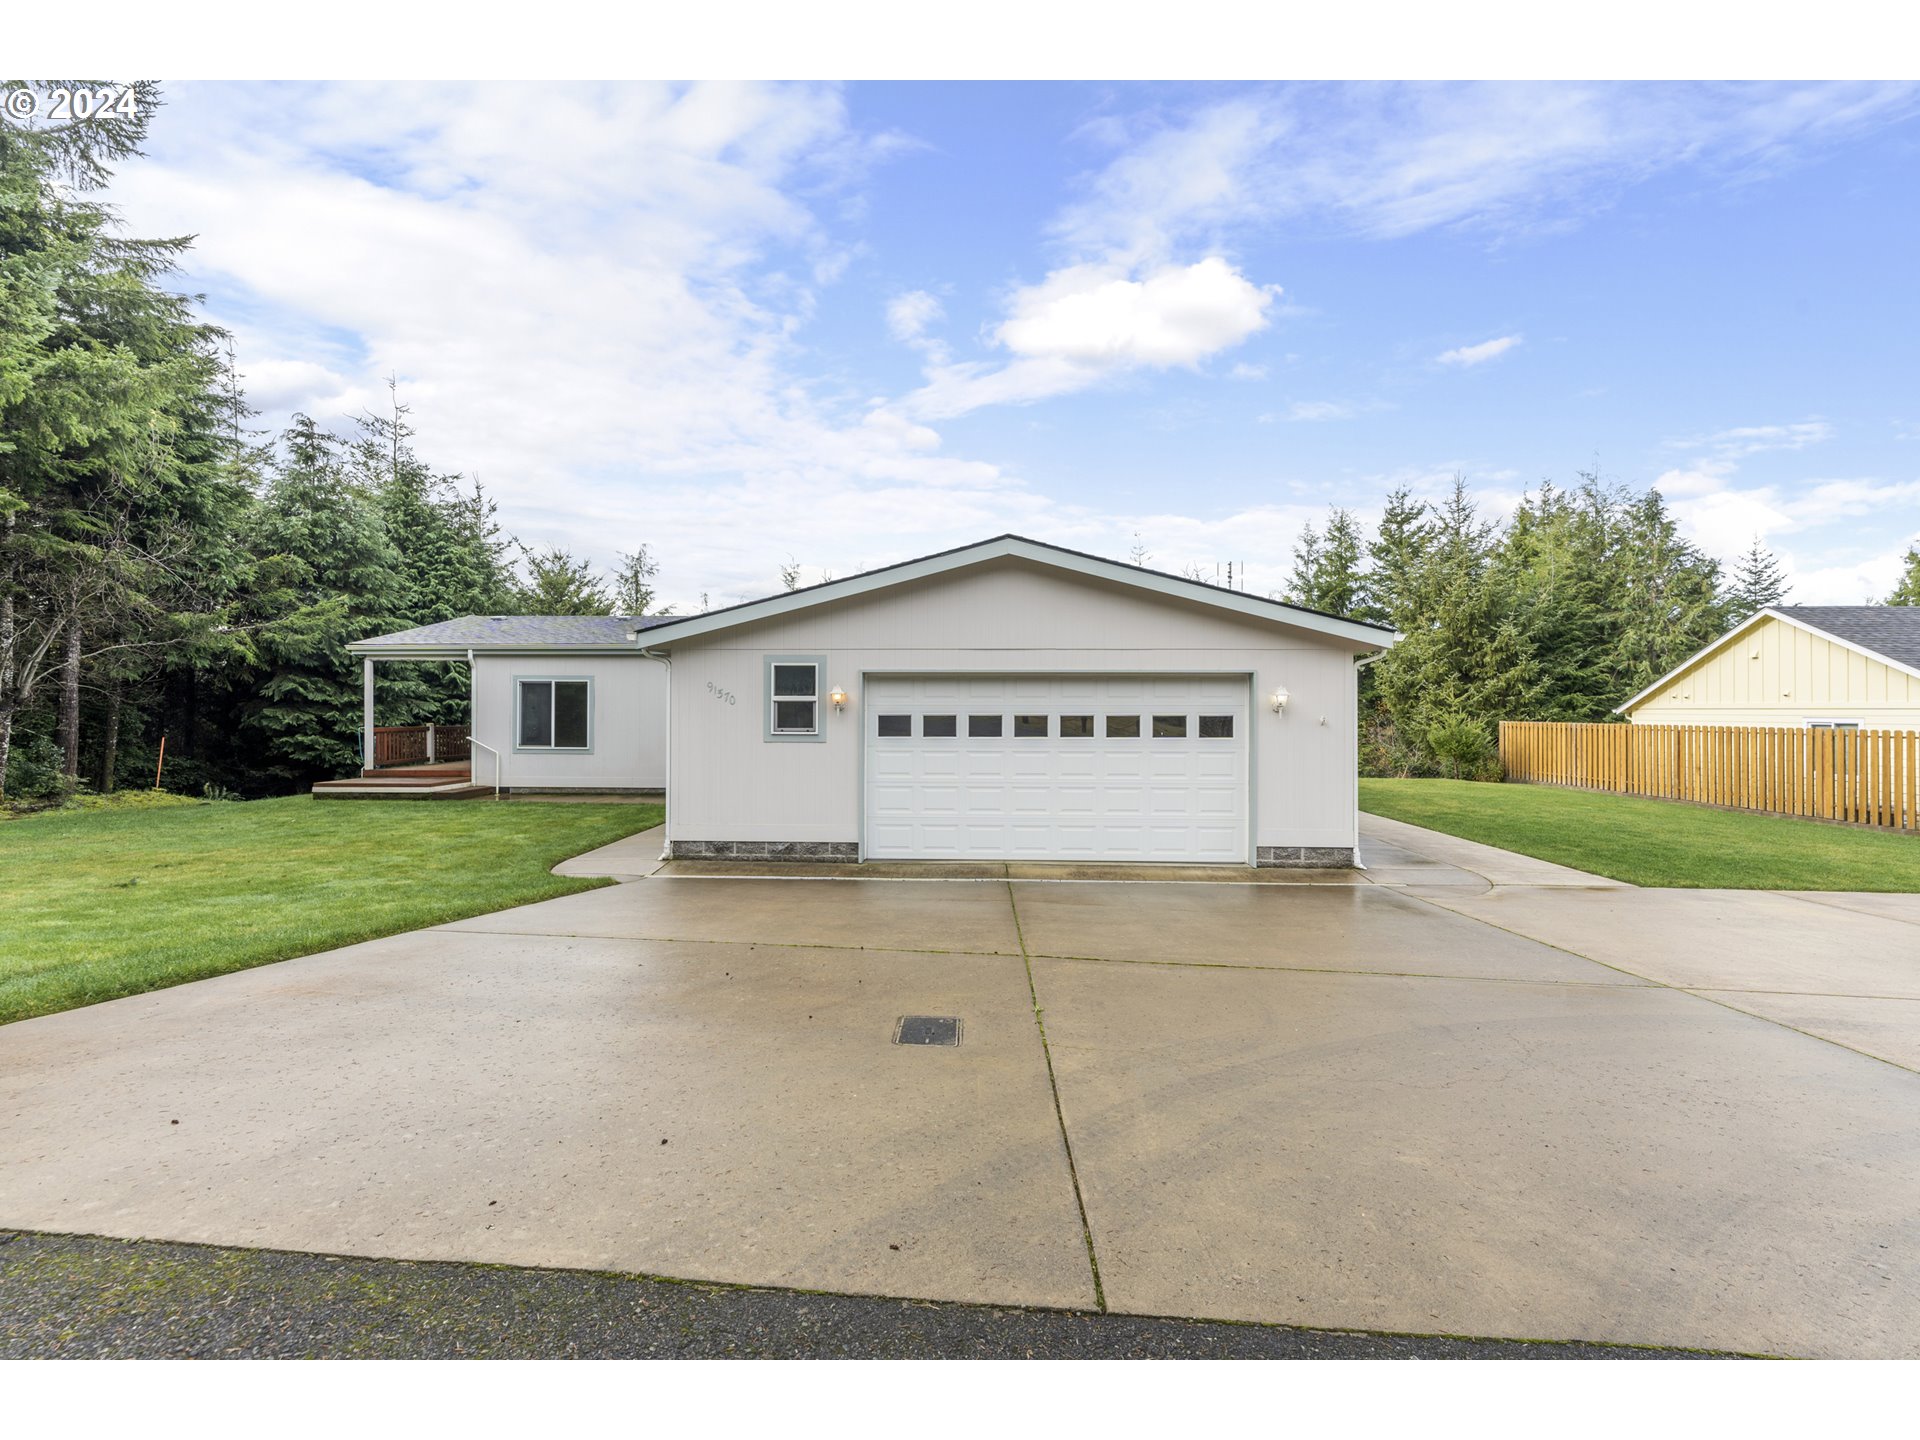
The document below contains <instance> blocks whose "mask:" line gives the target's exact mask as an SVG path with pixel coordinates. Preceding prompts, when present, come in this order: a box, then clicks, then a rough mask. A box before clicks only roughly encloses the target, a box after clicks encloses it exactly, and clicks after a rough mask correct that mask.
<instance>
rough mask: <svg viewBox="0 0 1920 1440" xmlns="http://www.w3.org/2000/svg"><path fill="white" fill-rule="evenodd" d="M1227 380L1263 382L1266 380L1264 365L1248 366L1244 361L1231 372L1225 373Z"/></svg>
mask: <svg viewBox="0 0 1920 1440" xmlns="http://www.w3.org/2000/svg"><path fill="white" fill-rule="evenodd" d="M1227 378H1228V379H1229V380H1264V379H1266V378H1267V367H1266V366H1264V365H1249V364H1247V362H1246V361H1244V360H1242V361H1240V362H1239V363H1238V364H1236V365H1235V366H1234V367H1233V368H1232V369H1231V370H1229V371H1227Z"/></svg>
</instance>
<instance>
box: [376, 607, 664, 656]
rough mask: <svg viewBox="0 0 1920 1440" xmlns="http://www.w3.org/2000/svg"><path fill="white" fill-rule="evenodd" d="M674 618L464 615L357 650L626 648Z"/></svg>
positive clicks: (382, 638) (398, 632)
mask: <svg viewBox="0 0 1920 1440" xmlns="http://www.w3.org/2000/svg"><path fill="white" fill-rule="evenodd" d="M677 618H679V617H677V616H673V615H462V616H461V617H460V618H459V619H458V620H442V621H441V622H440V623H439V624H437V625H418V626H415V627H414V628H413V629H411V630H396V631H395V632H394V633H393V634H391V635H374V636H371V637H369V638H368V639H365V640H360V641H356V642H355V643H354V645H353V648H354V649H356V650H405V649H414V648H418V647H420V646H431V645H445V646H450V647H457V648H460V649H465V648H467V647H469V646H471V647H472V648H474V649H476V650H481V649H491V648H493V647H495V646H502V645H625V644H628V643H629V642H628V640H627V632H628V631H629V630H650V629H652V628H653V627H654V626H655V625H664V624H666V623H667V622H668V621H669V620H673V619H677Z"/></svg>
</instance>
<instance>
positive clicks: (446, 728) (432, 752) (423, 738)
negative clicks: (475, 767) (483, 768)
mask: <svg viewBox="0 0 1920 1440" xmlns="http://www.w3.org/2000/svg"><path fill="white" fill-rule="evenodd" d="M472 755H473V751H472V749H471V748H470V747H469V746H468V744H467V727H466V726H465V725H376V726H374V727H373V763H374V767H375V768H376V769H379V768H381V767H384V766H388V765H427V764H437V763H440V762H444V761H448V760H467V759H470V758H471V757H472Z"/></svg>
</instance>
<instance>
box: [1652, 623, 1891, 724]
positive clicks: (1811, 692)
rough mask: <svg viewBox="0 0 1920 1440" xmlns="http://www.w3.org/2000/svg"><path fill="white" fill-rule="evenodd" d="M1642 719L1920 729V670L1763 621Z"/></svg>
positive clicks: (1702, 664)
mask: <svg viewBox="0 0 1920 1440" xmlns="http://www.w3.org/2000/svg"><path fill="white" fill-rule="evenodd" d="M1629 718H1630V719H1631V720H1632V721H1633V722H1634V723H1635V724H1638V725H1787V726H1800V725H1805V724H1806V723H1807V722H1808V721H1809V720H1857V721H1859V722H1860V723H1861V724H1862V725H1864V726H1866V727H1868V728H1869V729H1876V730H1882V729H1884V730H1914V729H1920V677H1915V676H1912V675H1908V674H1907V673H1906V672H1905V671H1902V670H1896V669H1894V668H1893V667H1892V666H1891V665H1887V664H1885V663H1884V662H1882V661H1879V660H1876V659H1874V658H1872V657H1871V656H1868V655H1862V654H1861V653H1860V652H1859V651H1858V650H1855V649H1853V648H1851V647H1850V646H1846V645H1840V644H1836V643H1835V642H1833V641H1831V640H1828V639H1825V638H1823V637H1822V636H1819V635H1815V634H1813V633H1812V632H1810V631H1808V630H1805V629H1803V628H1801V627H1800V626H1798V625H1790V624H1788V623H1787V622H1786V621H1784V620H1777V619H1773V618H1768V619H1765V620H1762V621H1761V622H1760V623H1759V624H1758V625H1755V626H1754V627H1753V628H1752V629H1751V630H1748V631H1747V632H1746V633H1745V634H1743V635H1739V636H1736V637H1735V638H1733V639H1732V640H1731V641H1729V642H1728V643H1726V644H1723V645H1720V646H1719V647H1717V648H1716V649H1715V650H1713V651H1712V652H1711V653H1710V654H1708V655H1705V656H1702V657H1701V658H1700V660H1699V661H1698V662H1696V663H1695V664H1694V665H1692V666H1691V667H1689V668H1688V669H1686V670H1684V671H1682V672H1681V673H1680V674H1679V675H1676V676H1675V677H1674V678H1673V679H1672V680H1669V681H1668V682H1667V683H1666V684H1665V685H1662V686H1661V687H1660V689H1659V690H1657V691H1656V692H1654V693H1653V694H1652V695H1649V696H1648V697H1647V698H1646V699H1645V700H1642V701H1641V702H1640V703H1639V704H1638V705H1636V706H1634V707H1633V709H1632V711H1631V712H1629Z"/></svg>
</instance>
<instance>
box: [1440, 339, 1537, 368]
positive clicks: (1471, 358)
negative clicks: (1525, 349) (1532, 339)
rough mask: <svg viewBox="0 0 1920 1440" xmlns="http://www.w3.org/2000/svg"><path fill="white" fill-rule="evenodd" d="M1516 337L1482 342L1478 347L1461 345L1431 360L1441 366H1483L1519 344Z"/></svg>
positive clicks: (1442, 352)
mask: <svg viewBox="0 0 1920 1440" xmlns="http://www.w3.org/2000/svg"><path fill="white" fill-rule="evenodd" d="M1520 338H1521V337H1520V336H1518V335H1502V336H1500V337H1499V338H1497V339H1494V340H1482V341H1481V342H1480V343H1479V344H1478V345H1462V346H1459V347H1458V348H1456V349H1453V350H1443V351H1441V352H1440V353H1439V354H1438V355H1436V356H1434V357H1433V358H1434V359H1436V360H1438V361H1439V362H1440V363H1441V364H1442V365H1484V364H1486V362H1487V361H1489V360H1497V359H1498V358H1499V357H1500V356H1502V355H1504V354H1506V353H1507V352H1508V351H1509V350H1511V349H1513V347H1514V346H1516V345H1518V344H1519V343H1520Z"/></svg>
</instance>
